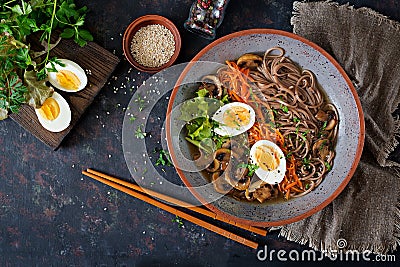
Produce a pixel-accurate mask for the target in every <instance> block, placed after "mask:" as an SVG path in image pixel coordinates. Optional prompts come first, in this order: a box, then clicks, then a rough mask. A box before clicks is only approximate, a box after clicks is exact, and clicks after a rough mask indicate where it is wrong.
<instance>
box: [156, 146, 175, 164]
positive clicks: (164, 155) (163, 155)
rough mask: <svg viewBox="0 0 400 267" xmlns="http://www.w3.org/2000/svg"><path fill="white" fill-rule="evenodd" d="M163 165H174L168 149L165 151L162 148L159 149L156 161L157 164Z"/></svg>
mask: <svg viewBox="0 0 400 267" xmlns="http://www.w3.org/2000/svg"><path fill="white" fill-rule="evenodd" d="M158 165H162V166H172V161H171V157H170V155H169V153H168V151H165V150H164V149H161V150H160V151H159V156H158V159H157V162H156V166H158Z"/></svg>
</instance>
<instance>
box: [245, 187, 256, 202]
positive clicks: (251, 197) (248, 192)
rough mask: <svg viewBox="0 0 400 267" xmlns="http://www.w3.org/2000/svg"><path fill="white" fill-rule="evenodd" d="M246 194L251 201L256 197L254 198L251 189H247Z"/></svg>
mask: <svg viewBox="0 0 400 267" xmlns="http://www.w3.org/2000/svg"><path fill="white" fill-rule="evenodd" d="M244 195H245V197H246V198H247V200H249V201H253V200H254V198H253V193H251V192H250V191H249V189H246V191H245V193H244Z"/></svg>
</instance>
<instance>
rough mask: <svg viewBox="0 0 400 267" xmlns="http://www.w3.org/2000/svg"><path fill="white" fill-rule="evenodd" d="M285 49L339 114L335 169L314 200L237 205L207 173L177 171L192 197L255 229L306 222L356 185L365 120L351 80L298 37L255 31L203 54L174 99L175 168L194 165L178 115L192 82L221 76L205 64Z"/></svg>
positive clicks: (171, 143) (171, 142)
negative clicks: (212, 183) (185, 162)
mask: <svg viewBox="0 0 400 267" xmlns="http://www.w3.org/2000/svg"><path fill="white" fill-rule="evenodd" d="M274 46H280V47H282V48H283V49H285V51H286V55H287V56H288V57H290V58H291V59H292V60H293V61H294V62H296V63H298V64H299V65H300V66H302V67H303V68H304V69H309V70H311V71H313V72H314V74H315V75H316V77H317V79H318V82H319V83H320V85H321V87H322V88H323V90H324V91H325V93H326V95H327V97H328V98H329V99H330V101H331V102H332V103H333V104H334V105H335V106H336V107H337V109H338V114H339V120H340V122H339V130H338V140H337V144H336V148H335V150H336V156H335V159H334V163H333V167H332V170H331V171H330V172H328V173H327V175H326V176H325V178H324V180H323V182H322V183H321V184H320V185H319V186H318V187H317V188H316V189H315V190H313V191H311V192H310V193H309V194H307V195H305V196H302V197H298V198H292V199H290V200H288V201H279V202H274V203H268V201H267V202H266V203H263V204H257V203H248V202H244V201H237V200H235V199H234V198H232V197H230V196H226V195H225V196H224V195H220V194H219V195H218V194H217V193H216V192H215V190H214V189H213V187H212V186H208V185H209V183H208V182H207V180H206V178H205V177H204V176H203V174H202V173H201V172H195V171H189V169H184V168H177V172H178V174H179V176H180V178H181V179H182V181H183V182H184V183H185V185H186V186H187V187H188V188H189V190H190V191H191V193H192V194H193V195H194V196H195V197H196V198H197V199H198V200H199V201H200V202H202V203H203V204H204V205H205V206H207V208H209V209H210V210H212V211H213V212H215V213H216V214H217V215H218V216H220V217H223V218H225V219H229V220H233V221H235V222H239V223H243V224H248V225H253V226H262V227H268V226H279V225H284V224H288V223H293V222H295V221H298V220H300V219H304V218H306V217H307V216H310V215H312V214H314V213H316V212H317V211H319V210H321V209H322V208H324V207H325V206H326V205H328V204H329V203H331V202H332V201H333V200H334V199H335V198H336V197H337V196H338V195H339V193H340V192H342V190H343V189H344V188H345V186H346V185H347V183H348V182H349V181H350V179H351V177H352V175H353V173H354V171H355V170H356V167H357V165H358V162H359V160H360V156H361V152H362V149H363V144H364V135H365V130H364V116H363V112H362V108H361V104H360V100H359V98H358V96H357V92H356V90H355V88H354V87H353V85H352V83H351V81H350V79H349V77H348V76H347V75H346V73H345V71H344V70H343V69H342V68H341V67H340V65H339V64H338V63H337V62H336V60H335V59H334V58H333V57H332V56H331V55H329V54H328V53H327V52H326V51H325V50H323V49H322V48H320V47H319V46H317V45H316V44H314V43H312V42H310V41H308V40H306V39H304V38H302V37H300V36H297V35H295V34H293V33H288V32H284V31H278V30H271V29H251V30H246V31H241V32H236V33H233V34H230V35H227V36H224V37H222V38H220V39H218V40H216V41H214V42H213V43H211V44H209V45H208V46H206V47H205V48H204V49H203V50H201V51H200V52H199V53H198V54H197V55H196V56H195V57H194V58H193V60H192V61H191V64H188V65H187V66H186V67H185V69H184V70H183V72H182V73H181V76H180V78H179V79H178V81H177V83H176V87H175V88H174V89H173V91H172V94H171V96H170V100H169V105H168V110H167V121H166V127H165V129H166V134H167V142H168V149H169V152H170V154H171V158H172V161H173V162H174V165H175V166H180V162H182V161H183V160H182V159H185V158H186V159H191V158H192V155H193V150H191V149H190V148H191V147H190V144H189V143H188V142H187V141H186V140H185V136H184V133H183V131H181V132H180V133H179V132H178V133H177V131H176V130H175V129H180V128H177V126H176V125H178V126H179V125H181V124H180V123H181V121H180V117H179V116H180V113H179V112H177V115H174V113H173V112H171V111H172V110H174V109H175V108H179V104H180V103H183V102H184V101H187V100H189V99H192V98H194V96H195V92H196V90H197V88H198V85H196V84H194V83H192V84H193V85H191V84H190V83H189V82H190V81H194V80H195V79H197V80H200V79H201V77H203V76H204V75H208V74H212V73H215V72H216V70H217V68H218V67H220V65H219V66H218V65H215V66H211V67H210V64H207V65H204V62H208V63H209V62H215V64H217V63H219V64H224V62H225V60H230V59H237V58H238V57H239V56H240V55H243V54H245V53H264V52H265V51H266V50H267V49H269V48H271V47H274Z"/></svg>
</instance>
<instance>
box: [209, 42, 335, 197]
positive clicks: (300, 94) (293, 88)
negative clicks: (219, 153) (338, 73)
mask: <svg viewBox="0 0 400 267" xmlns="http://www.w3.org/2000/svg"><path fill="white" fill-rule="evenodd" d="M241 58H242V57H241ZM241 58H239V59H238V60H237V61H235V62H227V63H228V66H227V67H225V68H222V69H220V70H219V71H218V72H217V75H216V77H217V78H218V80H219V81H218V82H219V83H220V84H218V87H220V86H221V85H222V87H223V88H225V89H226V90H227V91H228V94H229V96H230V100H231V101H242V102H246V103H249V102H252V101H253V102H257V103H258V104H257V105H261V106H262V107H263V108H265V109H268V110H269V111H270V114H272V116H273V123H274V124H273V128H272V130H271V127H270V128H268V127H265V125H263V124H262V123H259V124H255V125H254V126H253V129H251V130H250V131H249V142H250V145H253V144H254V143H255V142H256V141H257V139H260V137H259V136H258V135H257V134H255V135H254V134H253V132H255V133H257V131H258V132H259V133H260V136H261V138H262V139H274V141H276V143H277V144H278V145H279V146H280V147H281V149H282V151H283V152H284V154H285V156H286V160H287V163H288V164H287V171H286V174H285V177H284V180H283V181H282V182H281V183H280V184H279V185H277V186H274V185H263V186H264V187H266V188H269V190H270V191H271V192H272V191H273V190H274V189H276V190H277V191H278V192H280V193H281V194H282V195H283V196H284V197H285V198H290V197H300V196H303V195H305V194H307V193H309V192H311V191H312V190H313V189H315V188H316V187H317V186H318V185H319V184H320V183H321V182H322V181H323V178H324V176H325V175H326V173H327V172H328V171H330V169H331V167H332V165H333V159H334V157H335V152H334V146H335V144H336V139H337V135H338V122H339V117H338V112H337V110H336V108H335V106H334V105H333V104H332V103H330V102H328V99H327V98H326V96H325V95H324V93H323V92H322V91H321V89H320V88H319V85H318V83H317V80H316V78H315V76H314V74H313V73H312V72H311V71H309V70H302V69H301V67H299V66H298V65H297V64H296V63H294V62H293V61H292V60H291V59H289V58H288V57H286V56H285V51H284V50H283V49H282V48H280V47H274V48H271V49H269V50H267V51H266V52H265V53H264V55H263V56H257V55H254V54H246V55H244V56H243V58H246V59H250V60H241ZM243 58H242V59H243ZM238 70H239V71H240V72H241V73H242V74H243V75H241V76H245V79H246V78H247V79H248V81H244V80H241V79H243V78H241V77H239V76H234V75H232V72H233V71H238ZM232 77H234V78H232ZM245 83H246V84H250V83H252V84H254V85H256V86H257V88H258V95H257V93H254V94H253V95H251V96H249V95H246V93H243V91H242V92H240V90H241V89H237V88H243V84H245ZM248 87H250V88H251V86H250V85H249V86H248ZM235 90H237V91H235ZM260 93H261V95H260ZM271 111H272V112H271ZM256 113H257V111H256ZM264 114H265V113H264ZM260 116H262V115H260ZM263 118H264V117H263ZM274 131H275V132H274ZM271 133H272V135H271ZM274 134H276V136H275V135H274ZM214 167H215V166H214ZM214 174H215V173H214ZM242 187H243V186H242ZM239 191H241V190H238V189H237V188H235V189H233V190H231V191H230V192H229V193H230V194H232V195H234V196H236V197H237V198H239V199H244V200H246V199H247V200H254V198H250V197H249V192H248V191H247V192H246V198H244V197H243V195H244V193H243V192H239ZM271 195H275V196H276V195H277V194H276V192H275V194H272V193H271ZM258 200H259V201H260V202H263V201H264V199H263V200H262V201H261V200H260V199H258Z"/></svg>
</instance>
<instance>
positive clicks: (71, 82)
mask: <svg viewBox="0 0 400 267" xmlns="http://www.w3.org/2000/svg"><path fill="white" fill-rule="evenodd" d="M56 77H57V82H58V83H59V84H60V85H61V86H62V87H64V88H65V89H67V90H78V88H79V86H80V85H81V81H80V80H79V78H78V76H76V75H75V73H73V72H72V71H69V70H61V71H59V72H57V74H56Z"/></svg>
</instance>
